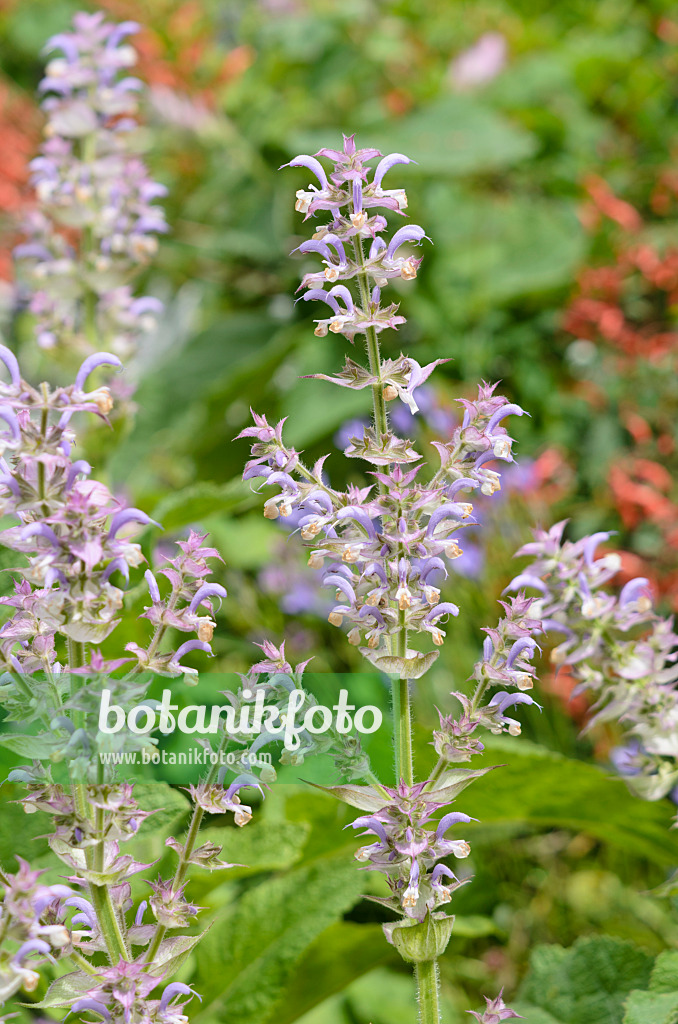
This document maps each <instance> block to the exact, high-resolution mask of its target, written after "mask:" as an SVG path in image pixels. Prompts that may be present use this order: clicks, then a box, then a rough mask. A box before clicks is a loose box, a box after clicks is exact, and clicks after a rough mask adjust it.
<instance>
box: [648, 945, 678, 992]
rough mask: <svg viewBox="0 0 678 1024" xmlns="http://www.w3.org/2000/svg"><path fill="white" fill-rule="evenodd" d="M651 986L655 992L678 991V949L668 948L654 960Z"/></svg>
mask: <svg viewBox="0 0 678 1024" xmlns="http://www.w3.org/2000/svg"><path fill="white" fill-rule="evenodd" d="M650 988H651V989H652V991H653V992H678V950H675V949H666V950H664V952H663V953H660V954H659V956H658V957H657V959H656V960H655V962H654V968H653V970H652V978H651V979H650Z"/></svg>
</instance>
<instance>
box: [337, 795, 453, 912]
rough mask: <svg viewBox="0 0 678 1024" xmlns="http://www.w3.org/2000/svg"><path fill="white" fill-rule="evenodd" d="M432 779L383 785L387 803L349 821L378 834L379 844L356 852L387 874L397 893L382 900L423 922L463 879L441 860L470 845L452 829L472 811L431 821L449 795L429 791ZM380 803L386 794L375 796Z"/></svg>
mask: <svg viewBox="0 0 678 1024" xmlns="http://www.w3.org/2000/svg"><path fill="white" fill-rule="evenodd" d="M427 785H428V783H427V782H420V783H417V784H416V785H414V786H407V785H406V784H405V783H404V782H401V783H400V784H399V785H398V787H397V788H396V789H389V788H388V787H384V792H385V795H386V796H387V797H388V803H387V804H385V805H384V806H379V807H378V809H375V810H374V811H372V812H371V813H369V814H364V815H361V816H360V817H359V818H356V820H355V821H353V822H352V823H351V825H350V827H351V828H363V829H365V831H364V832H363V833H361V834H362V835H364V836H368V835H369V836H376V842H372V843H370V844H369V845H368V846H362V847H361V848H360V849H359V850H357V851H356V854H355V857H356V860H357V861H359V862H360V864H361V865H362V866H363V869H364V870H366V871H379V872H380V873H381V874H383V875H385V877H386V879H387V881H388V885H389V888H390V889H391V893H392V895H391V896H390V897H387V898H381V897H376V899H377V902H379V903H383V904H384V905H385V906H387V907H390V908H391V909H393V910H397V911H398V912H399V913H400V914H402V915H404V916H405V917H409V918H413V919H414V920H416V921H423V920H424V918H425V917H426V914H427V913H428V912H429V911H433V910H435V909H436V908H437V907H439V906H442V905H443V904H444V903H449V901H450V898H451V896H452V893H453V892H454V890H455V889H458V888H459V886H460V885H463V884H464V883H463V882H462V881H459V879H458V878H457V877H456V876H455V874H454V872H453V871H452V870H451V869H450V868H448V867H447V865H446V864H443V863H441V861H442V860H443V859H444V858H445V857H450V856H453V857H457V858H459V859H461V858H464V857H468V855H469V853H470V852H471V847H470V846H469V844H468V843H467V842H465V840H463V839H450V838H448V835H447V834H448V832H449V830H450V829H451V828H452V826H453V825H457V824H459V822H469V821H471V820H472V819H471V818H469V816H468V814H462V813H461V812H456V811H455V812H450V813H449V814H445V815H444V816H443V817H442V818H441V819H440V821H438V822H435V823H433V825H435V827H433V825H432V824H431V819H432V818H433V816H434V814H435V813H436V811H439V810H440V809H441V808H442V807H444V806H445V805H446V804H447V803H448V800H449V795H448V794H446V793H445V792H444V791H438V792H436V791H435V790H433V791H431V792H427V791H426V787H427ZM376 802H377V803H378V804H383V798H379V797H378V796H377V797H376Z"/></svg>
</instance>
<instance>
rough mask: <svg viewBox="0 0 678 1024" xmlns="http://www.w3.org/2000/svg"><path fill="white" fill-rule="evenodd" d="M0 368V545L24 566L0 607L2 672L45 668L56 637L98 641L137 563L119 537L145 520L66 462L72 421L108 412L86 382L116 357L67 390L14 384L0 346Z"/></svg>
mask: <svg viewBox="0 0 678 1024" xmlns="http://www.w3.org/2000/svg"><path fill="white" fill-rule="evenodd" d="M0 360H1V361H2V362H3V363H4V364H5V366H6V367H7V369H8V371H9V376H10V380H9V382H8V383H5V384H2V385H0V397H1V399H2V403H3V404H2V406H1V408H0V421H1V425H0V451H1V452H2V455H1V457H0V473H1V474H2V476H0V508H1V510H2V513H3V515H6V516H8V515H9V516H13V517H16V519H17V520H18V524H17V525H15V526H10V527H9V528H8V529H6V530H3V531H2V533H1V534H0V542H1V543H2V544H3V545H4V546H5V547H8V548H11V549H12V550H14V551H17V552H21V553H22V554H24V555H25V556H26V559H27V562H28V565H27V566H26V567H25V568H18V569H17V570H16V571H17V574H18V575H19V576H20V577H21V582H17V585H16V592H15V594H14V596H12V597H9V598H2V599H1V600H2V603H3V604H5V605H9V606H10V607H14V608H15V609H16V613H15V615H14V617H13V618H12V619H10V620H9V621H8V622H6V623H5V624H4V625H3V627H2V629H0V651H1V652H2V662H3V664H4V665H5V667H6V668H12V669H15V670H17V671H21V672H26V671H27V672H32V671H34V670H35V669H36V668H40V667H42V668H46V669H47V668H49V667H50V666H51V665H52V664H53V662H54V656H55V652H54V644H53V638H54V635H55V634H56V633H59V634H61V635H63V636H65V637H68V638H69V639H71V640H75V641H77V642H81V643H84V642H95V643H98V642H100V641H101V640H103V639H105V638H106V637H107V636H108V634H109V633H110V632H111V630H112V629H114V627H115V626H116V625H117V622H118V621H119V619H117V618H116V615H117V614H118V612H119V611H120V609H121V607H122V599H123V592H122V590H121V589H120V588H119V587H118V586H115V585H114V583H113V582H111V577H112V576H114V573H117V574H121V575H122V576H123V577H125V578H127V577H128V576H129V570H130V567H134V566H137V565H139V564H140V562H141V561H142V554H141V549H140V547H139V545H138V544H137V543H136V542H134V541H132V540H130V539H129V537H128V536H126V535H121V534H122V531H123V529H124V528H126V527H127V526H129V524H131V523H137V524H141V525H146V524H148V523H150V522H151V520H150V518H149V517H148V516H147V515H146V513H144V512H141V511H140V510H139V509H132V508H124V507H123V506H122V504H121V502H120V501H118V500H117V499H114V498H113V496H112V495H111V493H110V492H109V490H108V488H106V487H105V485H104V484H102V483H100V482H98V481H96V480H92V479H90V474H91V472H92V467H91V466H90V465H89V463H87V462H86V461H85V460H84V459H76V460H73V459H72V457H71V450H72V445H73V442H74V436H75V435H74V433H73V430H72V427H71V420H72V417H73V414H74V413H76V412H79V411H91V412H94V413H96V414H98V415H99V416H100V417H102V418H104V419H105V418H106V414H107V413H108V412H110V409H111V404H112V403H111V398H110V392H109V390H108V388H106V387H101V388H97V389H94V390H92V391H87V390H86V382H87V379H88V377H89V375H90V373H91V372H92V371H93V370H94V369H96V368H97V367H98V366H101V365H114V366H119V365H120V362H119V360H118V358H117V356H114V355H106V354H99V355H94V356H89V357H88V358H87V359H86V360H85V362H84V363H83V364H82V367H81V368H80V370H79V371H78V374H77V376H76V379H75V383H74V384H73V385H71V386H69V387H67V388H56V389H50V387H49V385H47V384H43V385H42V386H41V387H40V388H33V387H32V386H31V385H29V384H27V383H26V382H25V381H23V380H22V379H21V375H20V372H19V367H18V364H17V361H16V359H15V357H14V355H13V354H12V353H11V352H10V351H9V349H6V348H4V347H2V346H0ZM114 578H116V577H114ZM17 644H18V647H17Z"/></svg>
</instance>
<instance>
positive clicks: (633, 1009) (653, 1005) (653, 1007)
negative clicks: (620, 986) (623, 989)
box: [623, 992, 678, 1024]
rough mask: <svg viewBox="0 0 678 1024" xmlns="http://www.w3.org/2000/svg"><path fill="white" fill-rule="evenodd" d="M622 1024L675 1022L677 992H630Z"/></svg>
mask: <svg viewBox="0 0 678 1024" xmlns="http://www.w3.org/2000/svg"><path fill="white" fill-rule="evenodd" d="M624 1006H625V1013H624V1017H623V1024H677V1022H678V992H631V994H630V995H629V997H628V999H627V1000H626V1003H625V1004H624Z"/></svg>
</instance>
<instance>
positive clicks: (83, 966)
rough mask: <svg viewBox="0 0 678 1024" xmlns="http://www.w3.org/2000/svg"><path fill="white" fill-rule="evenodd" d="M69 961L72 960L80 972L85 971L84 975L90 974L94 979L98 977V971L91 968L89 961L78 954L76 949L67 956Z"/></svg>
mask: <svg viewBox="0 0 678 1024" xmlns="http://www.w3.org/2000/svg"><path fill="white" fill-rule="evenodd" d="M68 958H69V960H72V961H73V963H74V964H76V965H77V966H78V967H79V968H80V970H82V971H85V973H86V974H92V975H93V976H94V977H95V978H96V977H98V973H99V972H98V971H97V969H96V967H93V966H92V964H91V963H90V962H89V960H86V959H85V957H84V956H83V955H82V953H79V952H78V950H77V949H72V950H71V951H70V953H69V954H68Z"/></svg>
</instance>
